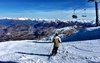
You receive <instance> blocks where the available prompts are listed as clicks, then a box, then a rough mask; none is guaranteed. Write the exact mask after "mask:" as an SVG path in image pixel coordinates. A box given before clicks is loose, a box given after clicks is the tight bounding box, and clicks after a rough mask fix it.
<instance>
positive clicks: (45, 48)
mask: <svg viewBox="0 0 100 63" xmlns="http://www.w3.org/2000/svg"><path fill="white" fill-rule="evenodd" d="M84 30H85V33H86V32H89V31H91V32H92V33H90V34H89V35H90V36H91V35H92V34H93V32H94V33H96V35H97V33H98V32H99V30H100V27H93V28H87V29H84ZM84 30H83V31H84ZM81 31H82V30H81ZM95 31H96V32H95ZM78 33H81V32H80V31H79V32H77V33H76V34H78ZM98 34H99V33H98ZM87 35H88V34H87ZM94 35H95V34H94ZM73 37H76V36H74V35H73ZM79 37H81V35H80V34H79ZM87 37H89V36H85V37H84V38H87ZM98 37H99V35H98ZM90 38H91V37H90ZM73 39H74V38H73ZM52 48H53V43H52V42H46V41H38V40H22V41H7V42H1V43H0V62H1V63H9V62H12V63H100V38H98V39H93V40H92V39H91V40H81V41H70V42H62V44H61V45H60V47H59V49H58V53H57V55H56V56H54V57H50V58H49V55H50V53H51V51H52Z"/></svg>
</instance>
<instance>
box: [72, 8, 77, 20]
mask: <svg viewBox="0 0 100 63" xmlns="http://www.w3.org/2000/svg"><path fill="white" fill-rule="evenodd" d="M72 18H73V19H77V15H76V13H75V9H74V12H73V15H72Z"/></svg>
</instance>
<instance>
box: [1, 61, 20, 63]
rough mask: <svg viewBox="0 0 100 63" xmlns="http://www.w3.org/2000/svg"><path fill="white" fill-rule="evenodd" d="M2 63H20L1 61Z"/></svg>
mask: <svg viewBox="0 0 100 63" xmlns="http://www.w3.org/2000/svg"><path fill="white" fill-rule="evenodd" d="M0 63H18V62H14V61H0Z"/></svg>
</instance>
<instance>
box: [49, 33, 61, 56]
mask: <svg viewBox="0 0 100 63" xmlns="http://www.w3.org/2000/svg"><path fill="white" fill-rule="evenodd" d="M53 43H54V46H53V50H52V54H51V55H52V56H55V55H56V54H57V50H58V48H59V46H60V43H61V38H60V37H58V34H57V33H56V34H55V36H54V38H53Z"/></svg>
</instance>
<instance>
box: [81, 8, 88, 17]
mask: <svg viewBox="0 0 100 63" xmlns="http://www.w3.org/2000/svg"><path fill="white" fill-rule="evenodd" d="M82 17H87V15H86V9H84V11H83V13H82Z"/></svg>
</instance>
